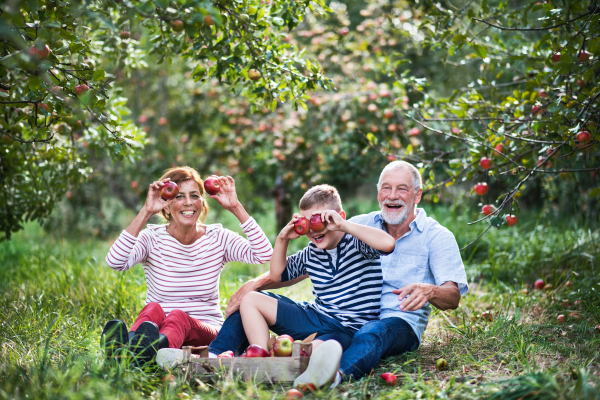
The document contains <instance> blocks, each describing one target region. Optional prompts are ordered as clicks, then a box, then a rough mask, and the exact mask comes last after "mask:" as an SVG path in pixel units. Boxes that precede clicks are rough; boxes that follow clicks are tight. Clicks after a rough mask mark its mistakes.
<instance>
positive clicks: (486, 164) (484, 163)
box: [479, 157, 492, 169]
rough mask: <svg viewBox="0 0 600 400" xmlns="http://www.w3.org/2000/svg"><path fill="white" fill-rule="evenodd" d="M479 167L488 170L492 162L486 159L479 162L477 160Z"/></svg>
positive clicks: (483, 158)
mask: <svg viewBox="0 0 600 400" xmlns="http://www.w3.org/2000/svg"><path fill="white" fill-rule="evenodd" d="M479 165H480V166H481V168H483V169H490V168H491V167H492V160H491V159H490V158H487V157H482V158H481V160H479Z"/></svg>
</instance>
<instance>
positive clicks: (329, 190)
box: [299, 185, 342, 212]
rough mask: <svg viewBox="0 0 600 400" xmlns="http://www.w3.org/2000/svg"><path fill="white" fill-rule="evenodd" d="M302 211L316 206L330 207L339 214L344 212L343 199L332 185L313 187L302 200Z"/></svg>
mask: <svg viewBox="0 0 600 400" xmlns="http://www.w3.org/2000/svg"><path fill="white" fill-rule="evenodd" d="M299 205H300V209H301V210H309V209H311V208H313V207H314V206H323V207H328V208H329V209H331V210H335V211H337V212H340V211H342V199H341V198H340V194H339V193H338V191H337V189H336V188H334V187H333V186H331V185H317V186H313V187H311V188H310V189H308V190H307V191H306V193H304V196H302V198H301V199H300V204H299Z"/></svg>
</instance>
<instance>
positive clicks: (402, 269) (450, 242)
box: [350, 208, 469, 343]
mask: <svg viewBox="0 0 600 400" xmlns="http://www.w3.org/2000/svg"><path fill="white" fill-rule="evenodd" d="M416 211H417V216H416V218H415V219H414V221H412V222H411V223H410V225H409V228H410V230H409V231H408V232H407V233H405V234H404V236H402V237H401V238H400V239H398V240H396V248H395V249H394V252H393V253H391V254H389V255H387V256H382V257H381V269H382V270H383V289H382V294H381V313H380V316H379V318H380V319H384V318H390V317H398V318H402V319H403V320H405V321H406V322H408V323H409V324H410V326H411V327H412V328H413V330H414V331H415V334H416V335H417V337H418V338H419V343H421V335H422V334H423V332H424V331H425V328H427V322H428V321H429V314H431V306H430V305H429V303H427V304H425V305H424V306H423V307H422V308H421V309H420V310H417V311H406V312H405V311H402V310H400V301H399V300H398V295H396V294H394V293H392V290H394V289H400V288H402V287H404V286H406V285H409V284H411V283H430V284H433V285H437V286H439V285H442V284H444V283H445V282H448V281H452V282H455V283H456V284H457V285H458V289H459V290H460V294H461V295H464V294H465V293H467V290H468V289H469V288H468V285H467V275H466V273H465V267H464V265H463V262H462V259H461V257H460V251H459V249H458V244H457V243H456V239H455V238H454V235H453V234H452V232H450V231H449V230H448V229H446V228H444V227H443V226H441V225H440V224H439V223H438V222H437V221H435V220H434V219H432V218H429V217H427V214H426V213H425V210H423V209H422V208H417V209H416ZM350 221H352V222H355V223H357V224H361V225H366V226H371V227H375V228H379V229H382V230H385V228H384V226H383V220H382V219H381V212H380V211H374V212H372V213H370V214H364V215H358V216H356V217H353V218H351V219H350Z"/></svg>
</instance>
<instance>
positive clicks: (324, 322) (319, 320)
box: [263, 292, 356, 350]
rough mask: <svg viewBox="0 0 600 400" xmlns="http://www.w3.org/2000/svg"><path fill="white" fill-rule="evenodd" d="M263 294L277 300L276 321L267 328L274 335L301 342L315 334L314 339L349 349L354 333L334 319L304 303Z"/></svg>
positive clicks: (277, 295)
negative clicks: (331, 341) (288, 336)
mask: <svg viewBox="0 0 600 400" xmlns="http://www.w3.org/2000/svg"><path fill="white" fill-rule="evenodd" d="M263 294H266V295H268V296H270V297H273V298H275V299H277V321H276V322H275V324H274V325H271V326H270V327H269V329H271V330H272V331H273V332H275V333H276V334H278V335H290V336H291V337H293V338H294V340H303V339H305V338H307V337H308V336H310V335H312V334H313V333H315V332H316V333H317V337H316V339H319V340H330V339H333V340H337V341H338V342H339V343H340V344H341V345H342V348H343V349H344V350H346V349H347V348H348V347H350V344H351V343H352V338H353V337H354V334H355V333H356V331H355V330H354V329H351V328H347V327H345V326H344V325H342V324H341V323H340V322H339V321H338V320H336V319H335V318H333V317H329V316H327V315H324V314H321V313H320V312H318V311H315V310H313V309H312V308H309V307H308V303H307V302H305V301H294V300H292V299H289V298H287V297H285V296H281V295H279V294H274V293H269V292H263Z"/></svg>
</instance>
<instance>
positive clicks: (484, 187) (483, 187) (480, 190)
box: [473, 182, 488, 196]
mask: <svg viewBox="0 0 600 400" xmlns="http://www.w3.org/2000/svg"><path fill="white" fill-rule="evenodd" d="M473 190H474V191H475V193H477V194H478V195H480V196H483V195H484V194H486V193H487V192H488V184H487V183H485V182H479V183H478V184H476V185H475V186H474V187H473Z"/></svg>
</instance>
